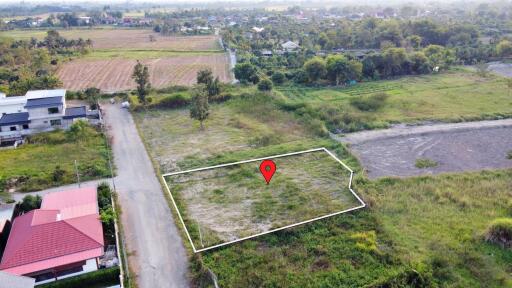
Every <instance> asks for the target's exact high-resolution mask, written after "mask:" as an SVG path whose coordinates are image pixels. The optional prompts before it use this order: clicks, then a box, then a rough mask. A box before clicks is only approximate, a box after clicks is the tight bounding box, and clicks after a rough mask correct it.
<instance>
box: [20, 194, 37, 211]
mask: <svg viewBox="0 0 512 288" xmlns="http://www.w3.org/2000/svg"><path fill="white" fill-rule="evenodd" d="M42 200H43V199H42V198H41V196H39V195H36V196H33V195H27V196H25V197H23V200H21V202H20V203H19V207H20V210H21V211H23V212H28V211H32V210H34V209H39V208H41V202H42Z"/></svg>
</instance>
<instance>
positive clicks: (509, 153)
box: [507, 150, 512, 160]
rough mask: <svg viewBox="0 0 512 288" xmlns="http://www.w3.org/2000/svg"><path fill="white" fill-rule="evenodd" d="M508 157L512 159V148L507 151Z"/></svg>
mask: <svg viewBox="0 0 512 288" xmlns="http://www.w3.org/2000/svg"><path fill="white" fill-rule="evenodd" d="M507 159H509V160H512V150H510V151H508V152H507Z"/></svg>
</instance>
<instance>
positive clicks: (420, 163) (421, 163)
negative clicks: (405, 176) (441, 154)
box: [414, 158, 438, 169]
mask: <svg viewBox="0 0 512 288" xmlns="http://www.w3.org/2000/svg"><path fill="white" fill-rule="evenodd" d="M437 164H438V163H437V162H436V161H434V160H430V159H427V158H419V159H416V164H414V166H416V167H417V168H420V169H422V168H432V167H436V166H437Z"/></svg>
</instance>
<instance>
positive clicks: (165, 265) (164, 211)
mask: <svg viewBox="0 0 512 288" xmlns="http://www.w3.org/2000/svg"><path fill="white" fill-rule="evenodd" d="M104 111H105V115H104V118H105V122H106V126H107V129H108V133H109V135H110V136H111V137H112V139H113V140H112V141H113V143H112V150H113V154H114V163H115V166H116V168H117V175H118V176H117V177H116V178H115V184H116V188H117V192H118V195H119V196H118V197H119V204H120V205H121V209H122V216H121V222H122V224H123V228H124V233H125V238H126V239H125V240H126V241H125V243H126V246H127V247H126V251H127V252H128V253H129V256H128V260H129V262H130V265H131V267H132V268H133V269H134V270H135V271H134V272H135V273H136V278H137V283H138V284H139V287H141V288H156V287H159V288H165V287H189V280H188V278H187V270H188V261H187V255H186V251H185V247H184V245H183V242H182V239H181V237H180V234H179V231H178V229H177V228H176V226H175V224H174V223H175V222H174V220H173V215H172V213H171V210H170V209H169V206H168V205H167V201H166V199H165V197H164V194H163V192H162V188H161V186H160V182H159V181H158V179H157V176H156V175H155V172H154V169H153V166H152V165H151V161H150V159H149V156H148V154H147V152H146V150H145V147H144V145H143V143H142V140H141V139H140V137H139V135H138V133H137V129H136V127H135V123H134V122H133V119H132V117H131V115H130V113H129V112H128V111H127V110H125V109H122V108H121V107H120V104H114V105H111V104H105V105H104Z"/></svg>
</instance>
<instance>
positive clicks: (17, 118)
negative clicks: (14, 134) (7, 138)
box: [0, 112, 30, 126]
mask: <svg viewBox="0 0 512 288" xmlns="http://www.w3.org/2000/svg"><path fill="white" fill-rule="evenodd" d="M27 123H30V120H28V112H20V113H11V114H4V115H2V118H0V126H7V125H22V124H27Z"/></svg>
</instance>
